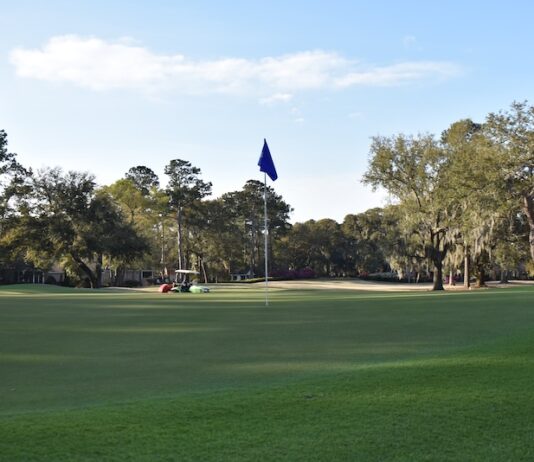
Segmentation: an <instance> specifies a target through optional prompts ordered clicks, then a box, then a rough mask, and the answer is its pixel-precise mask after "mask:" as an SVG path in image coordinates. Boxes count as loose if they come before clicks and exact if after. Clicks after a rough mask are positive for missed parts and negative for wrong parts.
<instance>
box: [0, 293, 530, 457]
mask: <svg viewBox="0 0 534 462" xmlns="http://www.w3.org/2000/svg"><path fill="white" fill-rule="evenodd" d="M532 358H534V288H533V287H523V288H517V289H506V290H498V289H493V290H482V291H475V292H468V293H466V292H451V293H428V292H423V293H371V292H353V291H348V290H347V291H342V290H339V291H328V290H307V291H304V290H302V291H295V290H292V291H284V290H276V291H274V290H273V291H272V292H271V305H270V306H269V307H265V306H264V305H263V291H262V290H261V289H257V290H256V289H249V288H239V286H236V288H233V289H224V290H222V289H221V290H217V288H215V289H213V290H212V292H211V293H209V294H202V295H193V294H169V295H163V294H157V293H138V292H127V291H126V292H125V291H108V292H106V291H99V292H91V291H88V290H74V289H62V288H56V287H48V286H47V287H40V286H10V287H0V378H1V380H0V460H6V461H13V460H54V461H56V460H69V461H70V460H95V461H96V460H117V461H121V460H147V461H151V460H195V461H196V460H217V461H218V460H303V461H308V460H318V461H323V460H377V461H378V460H406V461H413V460H451V461H452V460H481V461H482V460H514V461H515V460H532V459H533V458H534V420H533V419H531V417H530V416H531V415H534V397H533V396H532V393H531V391H530V390H531V388H532V383H534V361H533V359H532Z"/></svg>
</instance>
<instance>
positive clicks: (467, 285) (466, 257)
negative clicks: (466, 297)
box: [464, 247, 471, 289]
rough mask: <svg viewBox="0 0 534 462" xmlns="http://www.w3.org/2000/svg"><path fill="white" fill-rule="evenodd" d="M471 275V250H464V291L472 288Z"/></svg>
mask: <svg viewBox="0 0 534 462" xmlns="http://www.w3.org/2000/svg"><path fill="white" fill-rule="evenodd" d="M469 279H471V275H470V274H469V248H468V247H465V248H464V289H469V288H470V287H471V282H470V281H469Z"/></svg>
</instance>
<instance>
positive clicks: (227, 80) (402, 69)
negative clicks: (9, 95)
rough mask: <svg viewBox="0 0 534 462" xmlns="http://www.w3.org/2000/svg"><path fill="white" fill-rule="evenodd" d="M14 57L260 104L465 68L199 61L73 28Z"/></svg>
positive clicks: (80, 79)
mask: <svg viewBox="0 0 534 462" xmlns="http://www.w3.org/2000/svg"><path fill="white" fill-rule="evenodd" d="M10 60H11V63H12V64H13V65H14V67H15V70H16V74H17V75H18V76H19V77H25V78H33V79H38V80H45V81H50V82H57V83H70V84H73V85H77V86H80V87H84V88H89V89H91V90H97V91H102V90H111V89H116V88H127V89H141V90H144V91H154V90H161V89H169V88H171V89H176V90H177V91H180V92H183V93H188V94H196V93H209V92H212V93H214V92H215V93H234V94H248V95H253V96H255V97H258V98H259V99H260V101H261V102H262V103H263V104H272V103H275V102H287V101H289V100H291V98H292V96H293V94H294V93H295V92H298V91H306V90H319V89H343V88H346V87H351V86H369V85H375V86H377V85H378V86H392V85H399V84H405V83H409V82H413V81H417V80H423V79H437V78H438V79H440V78H450V77H454V76H456V75H458V74H459V73H460V69H459V67H458V66H456V65H454V64H451V63H447V62H439V61H438V62H408V63H398V64H394V65H391V66H382V67H376V66H375V67H373V66H364V65H363V64H361V63H359V62H358V61H356V60H353V59H347V58H345V57H343V56H341V55H339V54H338V53H335V52H325V51H304V52H299V53H293V54H287V55H282V56H278V57H264V58H261V59H256V60H251V59H243V58H221V59H216V60H204V61H202V60H192V59H189V58H187V57H186V56H184V55H182V54H171V55H163V54H156V53H153V52H152V51H150V50H148V49H147V48H145V47H142V46H140V45H138V44H137V43H136V42H135V41H134V40H133V39H131V38H126V39H124V38H123V39H120V40H118V41H115V42H110V41H105V40H102V39H99V38H95V37H93V38H83V37H79V36H76V35H66V36H59V37H53V38H51V39H50V40H49V41H48V42H47V43H45V44H44V45H43V47H42V48H40V49H24V48H17V49H15V50H13V51H12V52H11V54H10Z"/></svg>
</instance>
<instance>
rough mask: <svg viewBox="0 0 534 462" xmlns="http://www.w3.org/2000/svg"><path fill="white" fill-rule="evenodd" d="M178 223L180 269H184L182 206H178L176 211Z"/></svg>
mask: <svg viewBox="0 0 534 462" xmlns="http://www.w3.org/2000/svg"><path fill="white" fill-rule="evenodd" d="M176 224H177V230H178V232H177V236H176V238H177V243H178V269H179V270H181V269H184V268H183V267H182V263H183V239H182V237H183V236H182V232H183V231H182V208H181V207H178V211H177V212H176Z"/></svg>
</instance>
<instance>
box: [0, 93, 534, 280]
mask: <svg viewBox="0 0 534 462" xmlns="http://www.w3.org/2000/svg"><path fill="white" fill-rule="evenodd" d="M164 174H165V176H166V182H165V183H166V186H162V185H161V181H160V178H158V176H157V175H156V174H155V173H154V171H153V170H151V169H150V168H149V167H147V166H134V167H132V168H130V169H129V170H128V171H127V172H125V173H124V176H123V178H121V179H119V180H117V181H115V182H114V183H112V184H110V185H105V186H98V185H97V184H96V181H95V177H94V176H93V175H92V174H90V173H87V172H74V171H69V172H64V171H63V170H61V169H60V168H45V169H42V170H39V171H33V170H32V169H30V168H26V167H24V166H22V165H21V164H20V163H19V162H18V160H17V156H16V154H14V153H12V152H10V151H9V150H8V140H7V134H6V133H5V131H1V130H0V270H1V269H6V268H20V267H24V266H31V267H35V268H39V269H42V270H45V271H46V270H48V269H50V268H52V267H53V266H54V265H60V266H61V268H63V269H64V271H65V272H66V274H68V276H69V278H70V281H71V282H72V283H82V282H85V283H86V284H88V285H89V286H91V287H98V286H99V285H100V284H101V281H102V273H103V271H104V270H105V269H112V270H113V275H114V280H113V281H112V282H113V283H114V284H117V285H120V284H123V283H125V280H124V274H125V271H126V269H128V268H133V267H136V268H152V269H157V270H158V271H161V273H162V275H165V274H173V272H174V270H175V269H186V268H187V269H196V270H198V271H199V272H200V273H201V277H202V278H204V279H205V280H206V281H223V280H228V279H229V277H230V274H231V273H236V272H246V271H250V273H252V274H254V275H256V276H262V268H263V265H264V255H263V238H264V235H263V232H264V230H263V188H264V185H263V183H261V182H258V181H255V180H249V181H247V182H246V183H245V185H244V186H243V188H242V189H241V190H238V191H232V192H228V193H225V194H223V195H222V196H220V197H218V198H214V199H213V198H210V196H211V190H212V183H211V182H209V181H206V180H204V179H203V178H202V172H201V170H200V169H199V168H198V167H196V166H194V165H192V163H191V162H189V161H187V160H182V159H174V160H171V161H170V162H169V163H168V164H167V165H166V166H165V170H164ZM364 182H365V183H367V184H369V185H371V186H372V187H373V188H378V187H380V188H384V189H385V190H386V191H387V192H388V193H389V195H390V203H389V205H387V206H385V207H383V208H374V209H370V210H367V211H366V212H364V213H360V214H349V215H347V216H346V217H345V219H344V220H343V222H342V223H338V222H336V221H335V220H332V219H328V218H325V219H323V220H317V221H316V220H309V221H306V222H303V223H295V224H293V225H292V224H291V223H290V221H289V217H290V213H291V211H292V209H291V207H290V205H289V204H287V203H286V202H285V201H284V199H283V198H282V197H281V196H280V195H278V194H276V192H275V190H274V189H273V188H271V187H267V198H268V199H267V200H268V223H269V233H268V238H269V243H270V245H269V251H270V253H271V255H269V263H270V274H272V275H273V276H275V277H276V276H278V277H284V278H287V277H299V276H311V275H317V276H339V277H343V276H364V277H366V276H368V275H369V274H373V273H380V272H382V273H383V272H390V271H395V272H396V274H397V275H398V277H399V278H401V279H405V280H420V279H421V278H429V277H431V278H432V280H433V288H434V289H435V290H440V289H443V279H444V275H445V273H447V275H450V276H456V275H459V274H461V277H462V278H463V279H464V281H465V282H466V283H469V280H470V279H471V274H473V275H474V277H476V280H477V284H479V285H482V284H483V283H484V280H485V279H486V277H487V275H488V274H489V273H498V274H499V276H500V277H502V278H503V279H505V278H506V277H507V275H508V274H511V273H512V272H518V271H522V272H528V271H529V270H530V271H531V272H532V270H533V269H534V268H533V266H532V260H534V107H532V106H529V105H528V103H527V102H514V103H513V104H512V105H511V107H510V108H509V109H508V110H507V111H501V112H498V113H491V114H489V115H488V116H487V117H486V120H485V121H484V122H483V123H476V122H473V121H472V120H469V119H465V120H460V121H457V122H455V123H453V124H451V126H450V127H449V128H448V129H446V130H445V131H444V132H443V133H442V134H441V135H440V136H439V137H436V136H435V135H432V134H422V135H415V136H414V135H404V134H397V135H393V136H389V137H385V136H377V137H375V138H373V139H372V142H371V146H370V158H369V166H368V169H367V172H366V174H365V176H364Z"/></svg>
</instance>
